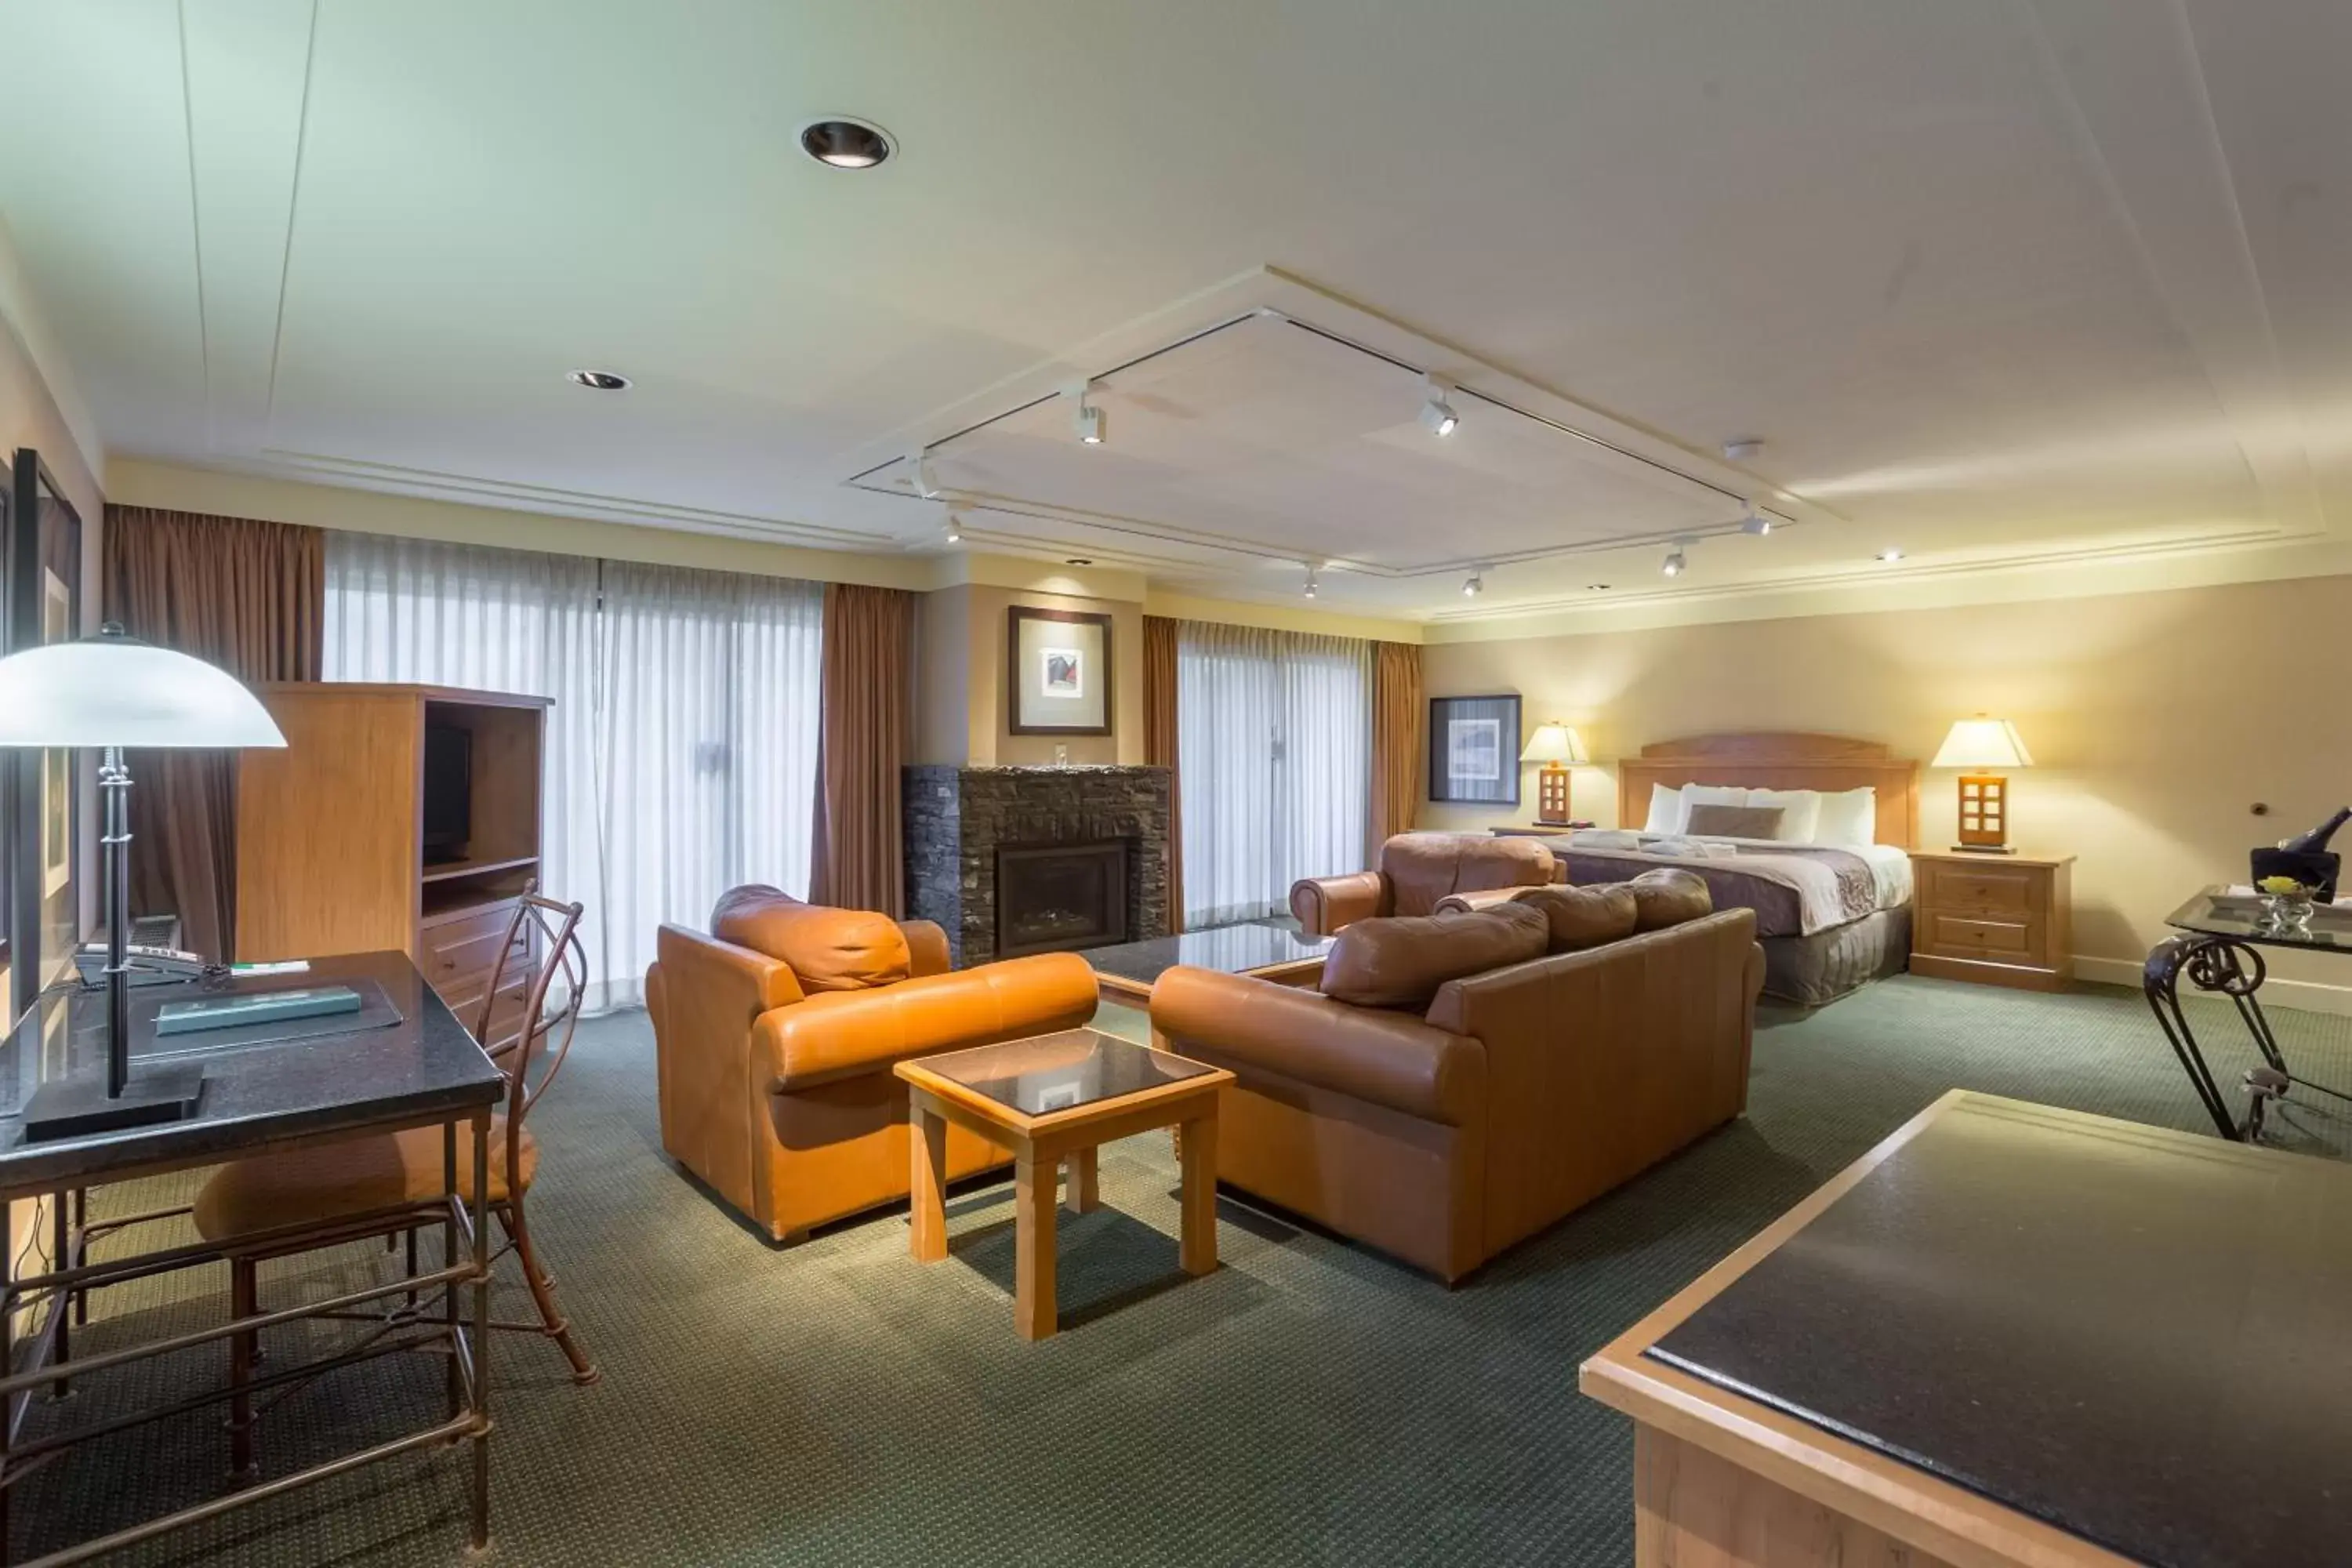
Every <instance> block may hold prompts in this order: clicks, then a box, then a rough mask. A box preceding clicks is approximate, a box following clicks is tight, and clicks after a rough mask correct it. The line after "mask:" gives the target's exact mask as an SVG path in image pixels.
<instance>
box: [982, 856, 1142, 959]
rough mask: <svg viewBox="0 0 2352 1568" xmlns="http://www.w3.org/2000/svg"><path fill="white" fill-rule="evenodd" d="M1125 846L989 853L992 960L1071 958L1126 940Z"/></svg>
mask: <svg viewBox="0 0 2352 1568" xmlns="http://www.w3.org/2000/svg"><path fill="white" fill-rule="evenodd" d="M1127 856H1128V841H1127V840H1126V839H1124V838H1104V839H1097V840H1094V841H1092V842H1089V843H1084V844H1007V845H1002V846H999V847H998V848H997V851H996V956H997V957H999V958H1018V957H1020V956H1021V955H1022V954H1023V953H1025V952H1076V951H1077V950H1078V949H1080V948H1087V947H1108V946H1109V945H1110V944H1111V943H1113V942H1125V941H1127V939H1128V935H1127V932H1128V899H1127Z"/></svg>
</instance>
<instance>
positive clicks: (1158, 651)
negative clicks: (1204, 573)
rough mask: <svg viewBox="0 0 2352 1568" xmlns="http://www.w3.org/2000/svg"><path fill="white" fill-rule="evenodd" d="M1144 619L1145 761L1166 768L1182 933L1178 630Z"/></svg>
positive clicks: (1173, 880) (1171, 871) (1173, 902)
mask: <svg viewBox="0 0 2352 1568" xmlns="http://www.w3.org/2000/svg"><path fill="white" fill-rule="evenodd" d="M1177 625H1178V623H1176V622H1175V621H1172V620H1170V619H1169V618H1168V617H1167V616H1144V617H1143V760H1144V762H1145V763H1146V764H1147V765H1149V766H1151V767H1155V768H1166V769H1167V770H1168V929H1169V930H1170V931H1182V930H1183V929H1184V809H1183V800H1182V798H1181V795H1180V793H1179V791H1178V790H1177V787H1176V628H1177Z"/></svg>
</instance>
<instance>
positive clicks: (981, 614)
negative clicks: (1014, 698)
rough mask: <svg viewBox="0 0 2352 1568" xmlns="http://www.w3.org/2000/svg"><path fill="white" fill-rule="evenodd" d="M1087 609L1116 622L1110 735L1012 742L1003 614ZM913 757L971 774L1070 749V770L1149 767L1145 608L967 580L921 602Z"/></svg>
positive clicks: (1032, 737) (1034, 760)
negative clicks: (1076, 766)
mask: <svg viewBox="0 0 2352 1568" xmlns="http://www.w3.org/2000/svg"><path fill="white" fill-rule="evenodd" d="M1013 605H1027V606H1030V607H1033V608H1037V609H1049V610H1085V611H1089V612H1092V613H1095V614H1108V616H1110V617H1111V626H1110V662H1111V681H1112V688H1111V732H1110V733H1109V734H1108V735H1071V736H1067V737H1061V738H1057V737H1055V736H1052V735H1015V734H1014V733H1013V729H1012V725H1013V712H1012V703H1011V700H1010V698H1009V697H1008V696H1007V693H1006V689H1005V676H1006V662H1007V660H1006V657H1005V637H1006V633H1005V627H1006V625H1007V616H1006V612H1007V611H1009V610H1010V609H1011V608H1012V607H1013ZM916 670H917V687H916V701H915V738H916V753H915V760H916V761H917V762H919V763H961V764H965V765H969V766H974V767H990V766H997V765H1004V766H1013V765H1023V764H1033V763H1050V762H1052V761H1053V760H1054V748H1055V746H1056V745H1057V744H1058V745H1065V746H1067V747H1068V748H1069V758H1070V761H1071V762H1073V763H1140V762H1142V761H1143V605H1141V603H1139V602H1138V601H1136V600H1131V599H1098V598H1090V597H1086V596H1082V595H1075V594H1049V593H1043V592H1039V591H1036V590H1033V589H1021V588H1004V587H998V586H995V585H992V584H985V583H964V584H957V585H956V586H954V587H950V588H940V589H937V590H934V591H933V592H931V593H929V594H926V595H923V605H922V613H921V616H920V617H919V621H918V634H917V653H916Z"/></svg>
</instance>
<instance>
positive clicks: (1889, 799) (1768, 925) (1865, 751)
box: [1551, 732, 1919, 1007]
mask: <svg viewBox="0 0 2352 1568" xmlns="http://www.w3.org/2000/svg"><path fill="white" fill-rule="evenodd" d="M1685 784H1710V785H1717V786H1730V787H1735V788H1746V789H1758V790H1784V791H1785V790H1812V791H1818V792H1820V793H1821V794H1822V795H1825V796H1826V795H1844V794H1845V793H1846V792H1849V791H1853V790H1858V789H1863V788H1868V789H1870V790H1872V791H1873V792H1874V795H1873V799H1872V802H1871V804H1870V807H1869V809H1868V812H1867V816H1868V822H1867V828H1868V832H1869V837H1868V839H1867V840H1866V841H1865V840H1864V839H1863V838H1862V837H1860V829H1861V826H1862V824H1861V823H1860V822H1859V821H1857V822H1856V823H1855V824H1854V825H1853V831H1852V832H1851V833H1849V834H1848V835H1847V836H1846V837H1843V838H1842V839H1840V840H1839V841H1836V842H1832V843H1828V844H1802V845H1799V844H1788V843H1780V842H1775V841H1769V840H1763V839H1748V838H1734V837H1724V838H1709V839H1706V840H1704V841H1702V842H1703V843H1704V844H1705V845H1707V846H1711V847H1714V848H1715V850H1716V852H1715V853H1710V854H1707V855H1706V856H1703V857H1701V856H1695V855H1692V854H1689V853H1659V852H1657V851H1656V850H1655V849H1654V848H1652V847H1649V845H1648V844H1643V845H1635V846H1627V845H1624V844H1622V840H1612V839H1611V838H1610V837H1608V836H1604V835H1598V834H1590V835H1588V834H1579V835H1574V836H1571V837H1567V838H1554V839H1552V840H1551V847H1552V853H1553V855H1554V857H1555V858H1558V859H1559V860H1560V861H1562V862H1563V863H1564V864H1565V865H1566V867H1567V874H1568V879H1569V880H1570V881H1571V882H1614V881H1622V880H1624V879H1626V878H1628V877H1630V876H1633V875H1634V874H1636V873H1638V872H1639V871H1642V870H1646V869H1648V868H1652V867H1655V866H1673V867H1676V868H1681V869H1683V870H1686V871H1691V872H1695V873H1696V874H1697V875H1698V876H1700V877H1702V878H1704V879H1706V883H1707V887H1708V889H1709V891H1710V892H1712V893H1713V894H1714V897H1715V902H1716V907H1717V908H1718V909H1750V910H1755V911H1756V919H1757V938H1758V941H1759V942H1761V943H1762V945H1763V948H1764V975H1765V978H1764V990H1765V993H1766V994H1768V995H1771V996H1775V997H1779V998H1780V999H1781V1000H1783V1001H1788V1002H1794V1003H1797V1004H1799V1005H1802V1006H1809V1007H1811V1006H1819V1005H1822V1003H1825V1002H1832V1001H1835V1000H1836V999H1837V998H1838V997H1841V996H1843V995H1846V994H1849V993H1851V992H1853V991H1856V990H1858V989H1860V988H1861V987H1862V986H1864V985H1866V984H1869V983H1870V982H1871V981H1873V980H1877V979H1880V978H1882V977H1884V976H1885V975H1888V974H1894V973H1899V972H1900V971H1901V970H1902V969H1903V967H1904V965H1905V963H1906V962H1907V961H1908V959H1909V956H1910V952H1911V892H1912V889H1911V861H1910V856H1909V853H1908V852H1909V850H1910V848H1911V847H1912V845H1913V844H1914V843H1915V842H1916V839H1917V837H1918V830H1919V764H1918V763H1916V761H1913V760H1911V759H1908V758H1899V757H1892V756H1889V755H1888V754H1887V748H1886V747H1885V745H1883V744H1881V743H1879V742H1874V741H1860V740H1853V739H1851V738H1848V737H1846V736H1843V735H1811V734H1796V733H1787V732H1759V733H1750V734H1728V735H1694V736H1690V737H1687V738H1685V739H1683V740H1678V741H1662V742H1658V743H1656V744H1654V745H1650V746H1644V747H1643V748H1642V752H1641V754H1640V755H1639V756H1637V757H1629V758H1626V759H1625V760H1623V761H1622V762H1621V763H1619V764H1618V768H1617V820H1618V821H1619V822H1620V823H1621V824H1624V825H1626V826H1628V827H1630V828H1634V829H1638V828H1640V827H1641V826H1643V824H1645V823H1646V822H1647V820H1648V816H1649V810H1650V803H1651V798H1652V792H1653V790H1654V788H1661V787H1662V788H1664V789H1668V790H1678V789H1680V788H1681V787H1682V786H1684V785H1685ZM1850 799H1851V797H1850ZM1643 837H1649V836H1646V835H1645V836H1643ZM1659 837H1664V838H1667V839H1670V840H1671V839H1680V838H1683V837H1685V836H1683V835H1663V836H1659ZM1668 847H1673V848H1686V847H1687V846H1686V845H1669V846H1668Z"/></svg>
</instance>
